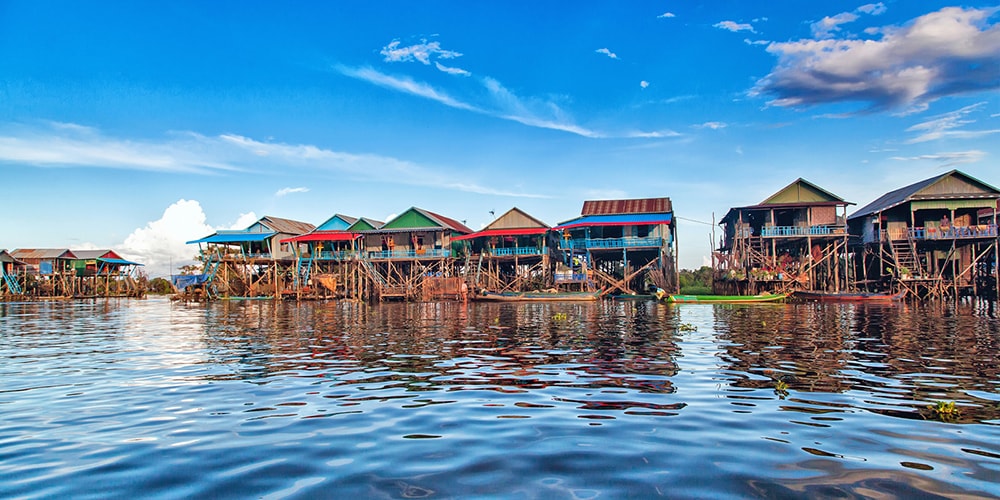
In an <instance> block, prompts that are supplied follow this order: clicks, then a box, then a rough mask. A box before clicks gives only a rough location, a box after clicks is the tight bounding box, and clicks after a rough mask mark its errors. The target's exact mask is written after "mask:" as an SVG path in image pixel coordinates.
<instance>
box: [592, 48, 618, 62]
mask: <svg viewBox="0 0 1000 500" xmlns="http://www.w3.org/2000/svg"><path fill="white" fill-rule="evenodd" d="M594 52H597V53H598V54H604V55H606V56H608V57H610V58H611V59H618V54H615V53H614V52H611V50H609V49H608V48H607V47H605V48H603V49H597V50H595V51H594Z"/></svg>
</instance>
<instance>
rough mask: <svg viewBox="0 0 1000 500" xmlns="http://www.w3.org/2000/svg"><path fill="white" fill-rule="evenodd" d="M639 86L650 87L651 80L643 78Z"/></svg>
mask: <svg viewBox="0 0 1000 500" xmlns="http://www.w3.org/2000/svg"><path fill="white" fill-rule="evenodd" d="M639 86H640V87H642V88H646V87H649V82H647V81H646V80H642V81H641V82H639Z"/></svg>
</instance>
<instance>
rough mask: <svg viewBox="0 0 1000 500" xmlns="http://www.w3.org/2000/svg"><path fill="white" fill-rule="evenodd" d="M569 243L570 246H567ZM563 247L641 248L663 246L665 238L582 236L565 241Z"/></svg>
mask: <svg viewBox="0 0 1000 500" xmlns="http://www.w3.org/2000/svg"><path fill="white" fill-rule="evenodd" d="M567 244H568V246H567ZM560 246H561V247H562V248H564V249H566V248H576V249H617V248H640V247H654V248H656V247H661V246H663V238H660V237H645V238H633V237H628V238H580V239H573V240H569V241H565V240H564V241H563V242H562V243H561V245H560Z"/></svg>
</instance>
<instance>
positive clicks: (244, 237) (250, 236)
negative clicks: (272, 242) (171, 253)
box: [187, 233, 278, 245]
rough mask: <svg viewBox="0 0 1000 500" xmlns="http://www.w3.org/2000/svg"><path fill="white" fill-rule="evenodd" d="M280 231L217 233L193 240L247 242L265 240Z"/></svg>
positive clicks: (196, 241)
mask: <svg viewBox="0 0 1000 500" xmlns="http://www.w3.org/2000/svg"><path fill="white" fill-rule="evenodd" d="M276 234H278V233H221V234H220V233H215V234H213V235H211V236H206V237H204V238H202V239H200V240H192V241H189V242H187V244H188V245H190V244H192V243H247V242H253V241H264V240H266V239H268V238H270V237H271V236H274V235H276Z"/></svg>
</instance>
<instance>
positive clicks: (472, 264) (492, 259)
mask: <svg viewBox="0 0 1000 500" xmlns="http://www.w3.org/2000/svg"><path fill="white" fill-rule="evenodd" d="M549 229H550V227H549V225H548V224H546V223H544V222H542V221H540V220H538V219H536V218H534V217H532V216H531V215H528V214H527V213H526V212H524V211H523V210H521V209H519V208H517V207H514V208H511V209H510V210H508V211H507V212H506V213H505V214H503V215H501V216H500V217H498V218H497V219H496V220H494V221H493V222H491V223H490V224H488V225H487V226H486V227H484V228H483V229H482V230H480V231H476V232H474V233H470V234H466V235H463V236H457V237H455V238H453V239H452V241H453V244H454V243H456V242H464V245H465V249H464V254H465V264H464V265H463V269H465V272H466V281H467V282H469V284H470V286H471V287H472V289H474V290H489V291H495V292H504V291H528V290H538V289H541V288H546V287H548V286H551V283H550V281H551V280H550V276H551V275H549V274H548V273H547V270H548V269H549V265H548V262H549V249H548V246H547V245H546V233H548V232H549Z"/></svg>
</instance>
